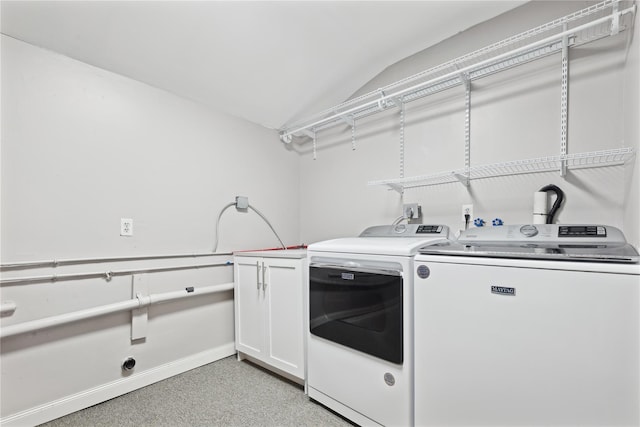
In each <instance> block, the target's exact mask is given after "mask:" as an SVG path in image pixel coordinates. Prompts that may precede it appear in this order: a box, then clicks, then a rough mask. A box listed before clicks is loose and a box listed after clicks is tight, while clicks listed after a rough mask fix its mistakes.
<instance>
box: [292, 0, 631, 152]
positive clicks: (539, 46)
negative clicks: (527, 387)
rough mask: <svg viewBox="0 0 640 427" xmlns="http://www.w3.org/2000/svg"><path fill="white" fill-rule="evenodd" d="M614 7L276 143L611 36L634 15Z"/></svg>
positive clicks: (390, 89)
mask: <svg viewBox="0 0 640 427" xmlns="http://www.w3.org/2000/svg"><path fill="white" fill-rule="evenodd" d="M619 3H620V2H619V0H605V1H603V2H601V3H598V4H595V5H592V6H590V7H587V8H585V9H582V10H580V11H577V12H575V13H572V14H569V15H566V16H564V17H562V18H558V19H556V20H554V21H552V22H549V23H547V24H544V25H541V26H539V27H536V28H533V29H530V30H528V31H525V32H523V33H520V34H517V35H515V36H512V37H509V38H507V39H505V40H502V41H500V42H497V43H494V44H492V45H489V46H486V47H484V48H482V49H478V50H476V51H473V52H471V53H468V54H466V55H463V56H460V57H458V58H456V59H453V60H451V61H448V62H446V63H443V64H440V65H438V66H435V67H432V68H430V69H427V70H424V71H422V72H420V73H417V74H414V75H412V76H409V77H407V78H405V79H402V80H399V81H397V82H395V83H392V84H390V85H387V86H384V87H382V88H380V89H377V90H375V91H372V92H369V93H367V94H365V95H362V96H359V97H357V98H354V99H351V100H349V101H347V102H344V103H342V104H339V105H337V106H334V107H332V108H330V109H328V110H324V111H322V112H320V113H318V114H315V115H314V116H312V117H309V118H307V119H306V120H303V121H300V122H298V123H295V124H292V125H288V126H286V127H284V128H283V129H281V130H280V137H281V139H282V140H283V141H285V142H290V141H291V138H292V136H294V135H295V136H311V135H313V134H314V133H316V132H318V131H320V130H323V129H327V128H330V127H333V126H336V125H339V124H342V123H345V122H346V123H352V122H353V121H354V120H357V119H360V118H363V117H366V116H369V115H372V114H375V113H378V112H381V111H385V110H387V109H388V108H390V107H396V108H399V107H400V106H401V105H402V104H403V103H405V102H410V101H414V100H416V99H420V98H423V97H425V96H428V95H431V94H434V93H437V92H440V91H443V90H447V89H450V88H453V87H456V86H459V85H463V84H464V82H465V80H473V79H478V78H481V77H485V76H488V75H490V74H493V73H496V72H500V71H503V70H506V69H509V68H512V67H515V66H518V65H521V64H525V63H528V62H530V61H533V60H536V59H539V58H542V57H545V56H548V55H551V54H554V53H556V52H560V51H561V50H562V40H563V39H568V40H569V47H574V46H578V45H582V44H585V43H589V42H591V41H594V40H597V39H600V38H603V37H607V36H610V35H615V34H617V33H618V32H620V31H622V30H624V29H625V28H626V22H625V19H626V18H627V17H629V16H631V15H633V14H634V13H635V6H632V7H629V8H627V9H623V10H618V6H619Z"/></svg>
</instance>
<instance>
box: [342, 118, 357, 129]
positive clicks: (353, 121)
mask: <svg viewBox="0 0 640 427" xmlns="http://www.w3.org/2000/svg"><path fill="white" fill-rule="evenodd" d="M340 120H342V121H343V122H345V123H346V124H347V126H351V127H353V125H354V123H355V119H354V118H353V116H340Z"/></svg>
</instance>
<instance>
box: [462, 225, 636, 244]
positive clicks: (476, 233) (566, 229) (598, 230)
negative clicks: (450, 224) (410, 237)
mask: <svg viewBox="0 0 640 427" xmlns="http://www.w3.org/2000/svg"><path fill="white" fill-rule="evenodd" d="M458 243H460V244H463V245H477V244H500V243H506V244H519V243H526V244H528V243H539V244H557V245H561V244H591V243H593V244H625V243H626V239H625V238H624V234H622V231H620V230H619V229H617V228H615V227H611V226H608V225H607V226H605V225H597V224H577V225H560V224H523V225H504V226H500V227H476V228H472V229H469V230H465V231H463V232H462V233H461V234H460V237H459V238H458Z"/></svg>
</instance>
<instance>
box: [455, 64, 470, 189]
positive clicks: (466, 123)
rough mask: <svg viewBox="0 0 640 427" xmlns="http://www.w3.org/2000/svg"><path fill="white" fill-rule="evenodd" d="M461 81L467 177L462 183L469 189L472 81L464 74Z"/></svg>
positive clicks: (461, 75)
mask: <svg viewBox="0 0 640 427" xmlns="http://www.w3.org/2000/svg"><path fill="white" fill-rule="evenodd" d="M460 81H462V83H463V84H464V170H465V175H466V179H465V181H464V182H462V183H463V184H464V185H465V186H467V187H468V186H469V169H470V168H471V79H470V78H469V75H468V74H466V73H462V74H460ZM456 178H458V177H456ZM458 179H460V178H458Z"/></svg>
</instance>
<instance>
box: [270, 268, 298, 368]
mask: <svg viewBox="0 0 640 427" xmlns="http://www.w3.org/2000/svg"><path fill="white" fill-rule="evenodd" d="M302 264H303V261H302V260H299V259H265V265H267V271H266V276H265V279H266V293H267V298H266V305H267V309H266V311H267V313H266V315H267V326H268V328H269V332H268V338H269V345H268V350H269V363H271V364H272V365H273V366H275V367H277V368H279V369H282V370H283V371H285V372H288V373H290V374H292V375H295V376H297V377H299V378H304V345H303V342H304V341H303V340H304V328H303V320H304V317H303V304H304V301H303V293H302V292H303V287H304V286H305V284H304V283H303V277H304V275H303V272H302Z"/></svg>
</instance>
